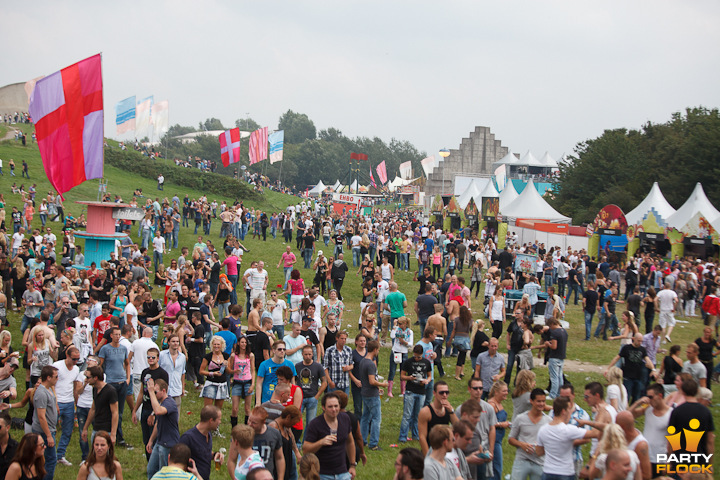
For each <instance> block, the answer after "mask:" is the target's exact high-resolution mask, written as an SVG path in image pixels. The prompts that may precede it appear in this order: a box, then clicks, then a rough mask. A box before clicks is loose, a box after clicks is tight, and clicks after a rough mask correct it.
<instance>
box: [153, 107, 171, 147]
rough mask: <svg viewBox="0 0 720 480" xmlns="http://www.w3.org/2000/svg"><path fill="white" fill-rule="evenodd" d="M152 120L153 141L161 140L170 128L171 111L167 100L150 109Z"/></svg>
mask: <svg viewBox="0 0 720 480" xmlns="http://www.w3.org/2000/svg"><path fill="white" fill-rule="evenodd" d="M150 120H151V121H152V125H153V139H157V140H159V139H161V138H162V136H163V135H164V134H165V133H167V131H168V128H169V127H170V111H169V104H168V101H167V100H163V101H162V102H158V103H156V104H155V105H153V106H152V108H151V109H150Z"/></svg>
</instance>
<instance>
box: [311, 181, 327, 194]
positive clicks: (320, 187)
mask: <svg viewBox="0 0 720 480" xmlns="http://www.w3.org/2000/svg"><path fill="white" fill-rule="evenodd" d="M326 188H327V186H326V185H325V184H324V183H323V182H322V180H320V181H319V182H318V184H317V185H315V186H314V187H313V188H312V189H311V190H310V191H309V192H308V195H309V196H311V197H319V196H320V195H322V193H323V192H324V191H325V189H326Z"/></svg>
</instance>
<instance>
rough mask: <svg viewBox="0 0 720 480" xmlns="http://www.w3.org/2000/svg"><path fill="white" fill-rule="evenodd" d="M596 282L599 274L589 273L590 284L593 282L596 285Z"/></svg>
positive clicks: (588, 281)
mask: <svg viewBox="0 0 720 480" xmlns="http://www.w3.org/2000/svg"><path fill="white" fill-rule="evenodd" d="M595 282H597V275H596V274H594V273H588V276H587V283H588V285H590V284H591V283H592V284H593V285H595ZM643 293H644V292H643Z"/></svg>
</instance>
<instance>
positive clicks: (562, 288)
mask: <svg viewBox="0 0 720 480" xmlns="http://www.w3.org/2000/svg"><path fill="white" fill-rule="evenodd" d="M566 283H567V277H565V278H562V277H558V279H557V284H558V291H557V294H558V295H560V297H565V284H566ZM565 303H567V302H565Z"/></svg>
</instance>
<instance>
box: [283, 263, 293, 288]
mask: <svg viewBox="0 0 720 480" xmlns="http://www.w3.org/2000/svg"><path fill="white" fill-rule="evenodd" d="M292 271H293V267H283V273H284V276H285V283H283V288H287V282H288V280H290V274H291V273H292Z"/></svg>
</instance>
